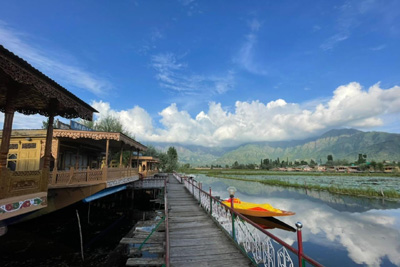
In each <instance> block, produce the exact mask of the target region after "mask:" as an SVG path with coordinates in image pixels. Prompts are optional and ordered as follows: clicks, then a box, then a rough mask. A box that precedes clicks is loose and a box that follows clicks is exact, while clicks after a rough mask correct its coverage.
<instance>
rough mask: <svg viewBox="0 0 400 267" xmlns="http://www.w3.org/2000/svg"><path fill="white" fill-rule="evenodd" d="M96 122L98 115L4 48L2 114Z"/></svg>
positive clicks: (0, 68)
mask: <svg viewBox="0 0 400 267" xmlns="http://www.w3.org/2000/svg"><path fill="white" fill-rule="evenodd" d="M6 104H8V105H11V107H12V109H13V110H14V111H18V112H20V113H22V114H25V115H30V114H40V115H44V116H46V117H49V115H50V114H51V113H53V115H54V116H61V117H64V118H78V117H79V118H82V119H85V120H92V119H93V112H97V110H95V109H94V108H92V107H91V106H90V105H89V104H87V103H85V102H84V101H82V100H81V99H79V98H78V97H76V96H75V95H74V94H72V93H71V92H69V91H68V90H66V89H65V88H64V87H62V86H61V85H59V84H57V83H56V82H55V81H53V80H52V79H50V78H49V77H47V76H46V75H44V74H43V73H41V72H40V71H38V70H37V69H35V68H34V67H32V66H31V65H30V64H29V63H28V62H26V61H25V60H23V59H21V58H19V57H18V56H16V55H14V54H13V53H11V52H10V51H8V50H7V49H5V48H4V47H3V46H2V45H0V111H1V112H5V109H6Z"/></svg>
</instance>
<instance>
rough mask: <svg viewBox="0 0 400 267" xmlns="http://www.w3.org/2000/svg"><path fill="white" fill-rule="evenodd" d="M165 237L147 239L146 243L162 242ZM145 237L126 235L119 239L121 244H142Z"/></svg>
mask: <svg viewBox="0 0 400 267" xmlns="http://www.w3.org/2000/svg"><path fill="white" fill-rule="evenodd" d="M164 239H165V238H152V239H149V240H147V241H146V244H162V243H163V242H164V241H165V240H164ZM144 240H145V238H134V237H133V238H129V237H124V238H122V239H121V241H119V243H120V244H141V243H143V242H144Z"/></svg>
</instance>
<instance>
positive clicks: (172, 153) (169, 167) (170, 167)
mask: <svg viewBox="0 0 400 267" xmlns="http://www.w3.org/2000/svg"><path fill="white" fill-rule="evenodd" d="M165 168H166V170H165V171H166V172H173V171H174V170H177V168H178V152H176V149H175V147H173V146H172V147H169V148H168V151H167V164H166V166H165Z"/></svg>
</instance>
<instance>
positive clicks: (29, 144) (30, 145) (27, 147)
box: [22, 143, 36, 149]
mask: <svg viewBox="0 0 400 267" xmlns="http://www.w3.org/2000/svg"><path fill="white" fill-rule="evenodd" d="M30 148H36V143H23V144H22V149H30Z"/></svg>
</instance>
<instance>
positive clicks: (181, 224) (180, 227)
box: [167, 176, 252, 267]
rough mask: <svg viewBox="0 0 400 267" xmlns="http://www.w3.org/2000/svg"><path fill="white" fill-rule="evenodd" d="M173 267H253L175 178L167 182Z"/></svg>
mask: <svg viewBox="0 0 400 267" xmlns="http://www.w3.org/2000/svg"><path fill="white" fill-rule="evenodd" d="M167 186H168V206H169V209H170V211H169V236H170V238H169V240H170V242H169V243H170V266H196V267H197V266H252V264H251V261H250V260H249V259H248V258H247V257H246V256H245V255H243V254H242V253H241V252H240V250H239V249H238V248H237V247H236V246H235V245H234V244H233V242H232V241H231V240H230V239H229V238H228V237H227V236H226V234H225V233H224V232H223V231H222V230H221V229H220V228H219V227H218V226H217V225H216V224H215V223H214V222H213V221H212V219H211V218H210V217H209V216H208V215H207V213H206V212H205V211H204V210H203V208H201V207H199V204H198V202H197V201H196V200H195V199H194V198H193V196H192V195H190V194H189V192H188V191H187V190H186V189H185V187H184V185H183V184H180V183H179V182H178V181H177V180H176V179H175V178H174V177H172V176H170V178H169V183H168V185H167Z"/></svg>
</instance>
